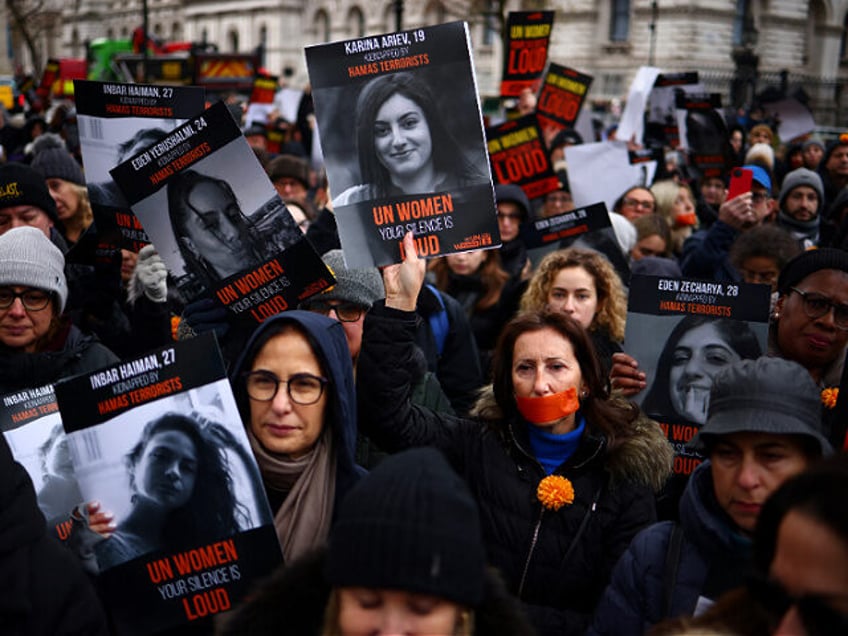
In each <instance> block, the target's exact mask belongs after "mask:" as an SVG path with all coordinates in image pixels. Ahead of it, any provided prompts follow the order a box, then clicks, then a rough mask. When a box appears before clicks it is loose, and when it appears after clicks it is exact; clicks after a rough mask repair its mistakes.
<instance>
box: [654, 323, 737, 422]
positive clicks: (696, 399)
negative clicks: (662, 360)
mask: <svg viewBox="0 0 848 636" xmlns="http://www.w3.org/2000/svg"><path fill="white" fill-rule="evenodd" d="M740 359H741V357H740V356H739V354H738V353H736V351H734V350H733V348H732V347H731V346H730V345H729V344H728V343H727V341H725V339H724V337H723V336H722V335H721V333H720V332H719V330H718V328H717V327H716V326H715V325H714V324H712V323H707V324H705V325H701V326H700V327H695V328H694V329H691V330H689V331H688V332H687V333H686V334H684V336H683V337H682V338H681V339H680V340H679V341H678V343H677V346H676V347H675V348H674V351H673V352H672V358H671V370H670V372H669V393H670V397H671V404H672V406H673V407H674V410H675V411H677V412H678V413H679V414H680V415H683V416H685V417H687V418H688V419H690V420H692V421H694V422H697V423H699V424H703V423H704V422H706V421H707V407H708V406H709V403H710V387H711V386H712V381H713V376H714V375H715V374H716V373H718V372H719V371H720V370H721V369H723V368H724V367H726V366H727V365H728V364H732V363H733V362H736V361H737V360H740Z"/></svg>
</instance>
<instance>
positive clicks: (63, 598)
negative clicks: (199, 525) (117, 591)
mask: <svg viewBox="0 0 848 636" xmlns="http://www.w3.org/2000/svg"><path fill="white" fill-rule="evenodd" d="M0 631H2V632H3V634H4V635H5V636H41V635H43V636H62V635H65V634H67V635H68V636H70V635H77V634H87V635H92V636H99V635H104V636H105V635H106V634H108V630H107V627H106V618H105V616H104V614H103V609H102V607H101V605H100V601H99V600H98V598H97V596H96V594H95V593H94V589H93V588H92V586H91V583H90V582H89V581H88V579H87V577H86V575H85V573H84V572H83V571H82V567H81V566H80V564H79V562H78V561H77V559H76V557H75V556H74V555H73V554H72V553H71V551H70V550H68V549H66V548H65V547H63V546H62V545H61V544H60V543H59V542H58V541H57V540H55V539H54V538H52V537H50V536H48V535H47V530H46V524H45V521H44V516H43V515H42V514H41V512H40V511H39V509H38V506H37V505H36V499H35V490H34V489H33V486H32V481H31V480H30V478H29V475H27V473H26V471H25V470H24V468H23V467H22V466H21V465H20V464H18V463H17V462H15V461H14V459H13V458H12V453H11V451H10V450H9V446H8V444H7V443H6V440H5V438H4V437H3V436H2V435H0Z"/></svg>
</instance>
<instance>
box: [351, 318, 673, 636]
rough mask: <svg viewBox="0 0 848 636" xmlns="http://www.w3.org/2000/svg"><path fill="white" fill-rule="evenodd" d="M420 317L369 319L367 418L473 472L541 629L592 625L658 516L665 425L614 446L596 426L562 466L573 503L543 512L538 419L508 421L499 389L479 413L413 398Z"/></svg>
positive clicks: (516, 587) (389, 440) (503, 552)
mask: <svg viewBox="0 0 848 636" xmlns="http://www.w3.org/2000/svg"><path fill="white" fill-rule="evenodd" d="M414 332H415V320H414V315H413V314H411V313H407V312H402V311H397V310H394V309H389V308H386V307H385V306H375V307H374V308H372V310H371V311H370V312H369V314H368V316H367V318H366V320H365V330H364V336H363V347H362V351H361V353H360V356H359V363H358V365H359V366H358V376H357V384H358V397H359V406H360V411H359V413H360V416H359V423H360V427H361V428H362V429H363V430H364V432H365V433H366V434H368V435H370V436H372V437H373V438H374V439H375V441H376V442H377V444H379V445H380V446H381V447H383V448H386V449H388V450H392V451H393V450H399V449H401V448H405V447H410V446H424V445H432V446H436V447H438V448H439V449H441V450H442V452H444V453H445V455H446V456H447V457H448V459H449V461H450V462H451V463H452V464H453V466H454V468H455V469H456V470H457V472H458V473H459V474H460V475H462V476H463V477H464V479H465V480H466V481H467V483H468V485H469V487H470V489H471V491H472V493H473V494H474V496H475V498H476V500H477V502H478V503H479V505H480V513H481V523H482V526H483V534H484V541H485V542H486V550H487V556H488V560H489V562H490V563H491V564H492V565H494V566H496V567H497V568H499V569H500V570H501V572H502V574H503V576H504V578H505V580H506V583H507V587H508V588H509V590H510V591H511V592H512V593H514V594H516V595H517V596H518V597H519V598H520V600H522V601H523V602H524V603H525V607H526V609H527V610H528V613H529V615H530V616H531V618H532V619H533V622H534V624H535V626H536V629H537V630H538V631H539V633H540V634H542V635H544V634H558V635H560V636H562V635H568V634H581V633H583V631H584V630H585V629H586V627H587V625H588V622H589V619H590V617H591V614H592V612H593V610H594V607H595V604H596V602H597V600H598V598H599V596H600V594H601V592H602V591H603V589H604V587H605V586H606V584H607V583H608V581H609V577H610V572H611V571H612V568H613V566H614V565H615V563H616V561H617V560H618V558H619V556H621V554H622V553H623V552H624V550H625V549H626V548H627V546H628V545H629V543H630V540H631V539H632V538H633V536H634V535H635V534H636V533H637V532H638V531H639V530H641V529H642V528H643V527H645V526H647V525H648V524H650V523H652V522H653V521H654V519H655V512H654V497H653V493H652V489H656V488H659V487H660V485H661V484H662V482H663V481H664V480H665V478H666V476H667V475H668V472H669V470H670V464H671V449H670V447H669V446H668V443H667V442H666V440H665V439H664V438H663V436H662V433H661V432H660V430H659V427H657V426H656V424H654V423H653V422H650V421H642V420H640V421H638V422H637V425H638V426H641V427H643V434H642V435H639V436H636V437H633V438H631V439H629V440H627V441H626V442H622V443H620V444H619V445H618V446H617V447H616V448H615V450H613V451H610V450H608V448H607V440H606V439H605V438H604V437H603V436H601V435H600V433H599V432H598V431H597V429H595V428H594V427H593V426H592V425H591V423H588V424H587V427H586V433H585V434H584V437H583V439H582V441H581V443H580V446H579V447H578V449H577V451H576V452H575V454H574V455H573V456H572V457H571V458H570V459H569V460H568V461H566V462H565V463H564V464H563V465H561V466H560V467H559V468H558V469H557V470H556V471H555V472H556V473H557V474H560V475H563V476H565V477H567V478H568V479H569V480H571V482H572V484H573V486H574V491H575V500H574V503H573V504H571V505H569V506H565V507H563V508H561V509H560V510H558V511H556V512H551V511H544V510H543V508H542V505H541V504H540V502H539V501H538V500H537V498H536V488H537V486H538V484H539V481H540V480H541V479H542V478H544V477H545V472H544V470H543V469H542V467H541V465H540V464H539V462H538V461H537V460H536V459H535V458H534V457H533V455H532V453H531V452H530V451H529V450H528V449H529V448H530V446H529V443H528V440H527V428H526V427H527V424H526V423H525V422H523V421H520V420H517V421H509V420H504V419H503V418H502V417H501V416H500V412H499V409H498V408H497V406H496V405H495V404H494V398H493V396H490V397H489V398H483V399H481V402H479V403H478V408H477V410H476V413H478V416H479V417H480V420H477V421H474V420H468V419H462V418H457V417H450V416H445V415H439V414H436V413H433V412H432V411H429V410H426V409H422V408H420V407H416V406H412V405H411V403H410V402H409V400H408V393H409V378H408V377H407V374H406V373H405V371H404V369H406V368H407V366H408V365H407V364H406V362H405V361H406V360H407V358H408V357H409V356H410V355H411V350H412V347H413V338H414Z"/></svg>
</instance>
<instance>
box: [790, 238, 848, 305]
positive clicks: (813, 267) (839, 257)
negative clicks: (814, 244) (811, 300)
mask: <svg viewBox="0 0 848 636" xmlns="http://www.w3.org/2000/svg"><path fill="white" fill-rule="evenodd" d="M823 269H835V270H839V271H841V272H846V273H848V252H846V251H845V250H842V249H839V248H836V247H820V248H818V249H812V250H807V251H806V252H801V253H800V254H798V256H796V257H795V258H793V259H792V260H791V261H789V262H788V263H786V265H784V267H783V269H782V270H781V271H780V277H779V278H778V279H777V291H778V292H779V293H780V295H781V296H782V295H784V294H786V293H787V292H788V291H789V288H790V287H795V285H797V284H798V283H800V282H801V281H802V280H804V279H805V278H806V277H807V276H809V275H810V274H813V273H815V272H818V271H820V270H823Z"/></svg>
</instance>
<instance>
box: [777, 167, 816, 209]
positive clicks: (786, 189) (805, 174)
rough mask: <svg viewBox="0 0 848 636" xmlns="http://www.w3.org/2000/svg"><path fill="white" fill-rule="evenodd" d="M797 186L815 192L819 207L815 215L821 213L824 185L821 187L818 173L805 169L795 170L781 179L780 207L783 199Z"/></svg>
mask: <svg viewBox="0 0 848 636" xmlns="http://www.w3.org/2000/svg"><path fill="white" fill-rule="evenodd" d="M798 186H809V187H810V188H812V189H813V190H815V191H816V194H818V195H819V207H818V210H816V213H817V214H818V213H819V212H821V207H822V204H823V203H824V185H822V180H821V177H820V176H819V175H818V173H817V172H813V171H812V170H808V169H807V168H797V169H795V170H793V171H792V172H790V173H789V174H787V175H786V176H785V177H783V186H781V188H780V199H779V201H780V207H781V208H782V207H783V201H784V199H786V197H787V196H789V193H790V192H791V191H792V190H793V189H795V188H797V187H798Z"/></svg>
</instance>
